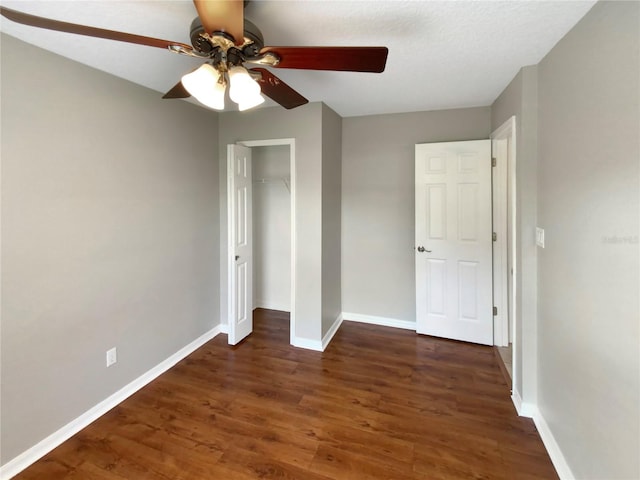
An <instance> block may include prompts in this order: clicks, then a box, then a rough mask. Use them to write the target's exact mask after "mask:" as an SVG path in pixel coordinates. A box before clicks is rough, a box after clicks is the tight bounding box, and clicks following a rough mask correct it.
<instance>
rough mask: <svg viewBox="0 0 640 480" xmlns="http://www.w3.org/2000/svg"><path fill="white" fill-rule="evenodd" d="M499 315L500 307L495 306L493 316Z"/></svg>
mask: <svg viewBox="0 0 640 480" xmlns="http://www.w3.org/2000/svg"><path fill="white" fill-rule="evenodd" d="M496 315H498V307H493V316H494V317H495V316H496Z"/></svg>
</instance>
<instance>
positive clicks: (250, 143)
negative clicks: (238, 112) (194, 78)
mask: <svg viewBox="0 0 640 480" xmlns="http://www.w3.org/2000/svg"><path fill="white" fill-rule="evenodd" d="M236 144H238V145H243V146H245V147H248V148H253V147H271V146H278V145H288V146H289V169H290V174H291V183H290V188H291V312H290V321H289V343H290V344H291V345H293V344H294V340H295V332H296V328H295V326H296V314H295V312H296V262H295V259H296V254H297V247H296V168H295V166H296V148H295V139H294V138H278V139H269V140H243V141H238V142H236ZM232 193H233V192H231V191H230V190H227V205H230V198H229V195H231V194H232ZM232 228H233V218H232V216H231V214H229V215H228V216H227V252H228V255H227V257H228V259H227V260H228V271H229V272H231V271H232V268H233V266H234V265H233V262H234V261H235V260H234V258H233V244H232V235H231V229H232ZM234 288H235V285H234V284H233V282H231V281H229V282H228V291H229V297H228V298H229V302H231V301H232V299H234V298H235V295H236V292H235V291H234ZM229 305H231V303H229ZM231 314H232V309H231V308H229V309H228V317H227V322H231V321H232V320H233V319H232V316H231ZM228 325H230V323H228Z"/></svg>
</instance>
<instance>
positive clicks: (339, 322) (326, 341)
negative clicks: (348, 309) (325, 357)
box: [322, 314, 343, 352]
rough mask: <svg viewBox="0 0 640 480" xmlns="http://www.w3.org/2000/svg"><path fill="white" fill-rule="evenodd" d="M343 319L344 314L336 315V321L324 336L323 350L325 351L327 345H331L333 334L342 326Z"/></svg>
mask: <svg viewBox="0 0 640 480" xmlns="http://www.w3.org/2000/svg"><path fill="white" fill-rule="evenodd" d="M342 320H343V317H342V314H339V315H338V316H337V317H336V319H335V321H334V322H333V325H331V328H329V330H328V331H327V333H325V335H324V337H322V351H323V352H324V350H325V349H326V348H327V346H328V345H329V342H331V340H332V339H333V336H334V335H335V334H336V332H337V331H338V329H339V328H340V325H342Z"/></svg>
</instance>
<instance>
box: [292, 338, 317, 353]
mask: <svg viewBox="0 0 640 480" xmlns="http://www.w3.org/2000/svg"><path fill="white" fill-rule="evenodd" d="M291 345H293V346H294V347H298V348H306V349H307V350H315V351H317V352H322V341H320V340H311V339H309V338H302V337H295V336H292V337H291Z"/></svg>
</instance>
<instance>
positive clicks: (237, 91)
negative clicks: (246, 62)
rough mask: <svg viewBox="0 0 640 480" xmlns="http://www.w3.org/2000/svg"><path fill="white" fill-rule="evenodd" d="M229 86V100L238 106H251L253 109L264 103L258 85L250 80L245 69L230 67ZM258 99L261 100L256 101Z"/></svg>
mask: <svg viewBox="0 0 640 480" xmlns="http://www.w3.org/2000/svg"><path fill="white" fill-rule="evenodd" d="M229 84H230V85H229V98H231V100H233V101H234V102H236V103H237V104H238V105H252V106H254V107H255V106H256V105H259V104H260V103H262V102H264V98H262V96H261V95H260V85H259V84H258V82H256V81H255V80H254V79H253V78H251V76H250V75H249V72H247V69H246V68H244V67H231V68H230V69H229ZM258 98H262V101H258ZM255 102H258V103H255ZM246 108H251V107H246ZM246 108H245V110H246Z"/></svg>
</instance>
